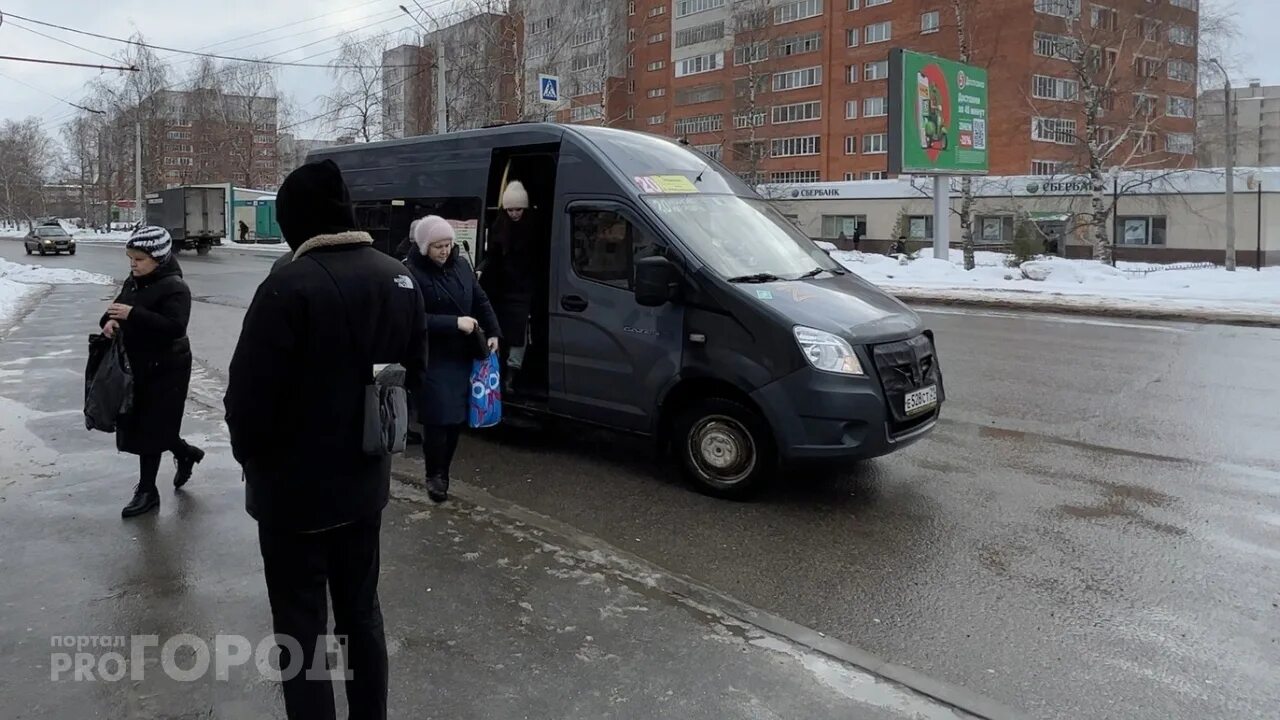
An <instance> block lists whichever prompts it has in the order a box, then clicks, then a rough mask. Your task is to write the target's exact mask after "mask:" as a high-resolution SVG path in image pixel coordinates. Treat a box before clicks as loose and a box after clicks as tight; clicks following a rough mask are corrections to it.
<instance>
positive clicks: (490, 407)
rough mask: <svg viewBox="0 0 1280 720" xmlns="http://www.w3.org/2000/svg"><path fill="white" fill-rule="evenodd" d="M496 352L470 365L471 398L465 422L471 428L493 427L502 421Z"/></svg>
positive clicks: (500, 377)
mask: <svg viewBox="0 0 1280 720" xmlns="http://www.w3.org/2000/svg"><path fill="white" fill-rule="evenodd" d="M499 367H500V364H499V362H498V354H497V353H493V352H491V353H489V357H487V358H485V359H484V360H476V361H475V364H473V365H472V366H471V398H470V402H469V403H468V405H467V424H468V425H470V426H471V427H473V428H487V427H493V426H494V425H497V424H498V423H500V422H502V376H501V374H500V373H499Z"/></svg>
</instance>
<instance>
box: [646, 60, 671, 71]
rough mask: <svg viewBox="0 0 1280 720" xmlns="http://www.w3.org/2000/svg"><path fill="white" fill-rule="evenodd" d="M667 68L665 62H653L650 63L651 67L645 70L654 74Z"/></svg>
mask: <svg viewBox="0 0 1280 720" xmlns="http://www.w3.org/2000/svg"><path fill="white" fill-rule="evenodd" d="M666 66H667V63H666V61H665V60H654V61H653V62H651V63H649V65H648V66H646V67H645V69H646V70H648V71H649V72H654V71H655V70H661V69H662V68H664V67H666Z"/></svg>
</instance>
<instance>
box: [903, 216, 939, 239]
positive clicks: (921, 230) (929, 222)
mask: <svg viewBox="0 0 1280 720" xmlns="http://www.w3.org/2000/svg"><path fill="white" fill-rule="evenodd" d="M907 237H909V238H911V239H912V240H925V239H927V238H931V237H933V216H932V215H910V216H908V217H907Z"/></svg>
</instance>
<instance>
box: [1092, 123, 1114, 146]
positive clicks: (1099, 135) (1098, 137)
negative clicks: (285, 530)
mask: <svg viewBox="0 0 1280 720" xmlns="http://www.w3.org/2000/svg"><path fill="white" fill-rule="evenodd" d="M1093 135H1094V142H1096V143H1097V144H1098V145H1099V146H1103V147H1105V146H1107V145H1110V144H1111V143H1113V142H1115V140H1116V130H1115V128H1109V127H1100V128H1098V129H1097V130H1095V131H1094V134H1093Z"/></svg>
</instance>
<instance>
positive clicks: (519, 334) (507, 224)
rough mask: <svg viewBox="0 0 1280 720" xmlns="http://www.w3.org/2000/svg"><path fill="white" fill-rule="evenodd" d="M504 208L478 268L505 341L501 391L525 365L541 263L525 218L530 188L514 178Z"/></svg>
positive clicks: (531, 228)
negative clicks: (527, 340)
mask: <svg viewBox="0 0 1280 720" xmlns="http://www.w3.org/2000/svg"><path fill="white" fill-rule="evenodd" d="M502 210H503V211H502V213H500V214H499V215H498V218H497V220H496V222H495V223H494V227H493V232H492V235H491V240H490V242H489V245H488V247H487V248H486V249H485V255H484V259H483V260H481V262H480V266H479V270H480V272H481V278H482V279H483V283H484V288H485V291H486V292H487V293H488V294H489V297H490V298H492V300H493V309H494V312H495V313H496V314H497V316H498V322H499V323H500V324H501V325H502V338H503V342H504V344H505V346H506V347H505V348H504V350H505V352H504V353H503V355H504V356H505V357H504V358H503V363H502V374H503V376H504V378H505V380H506V387H505V391H507V392H510V391H511V390H512V389H513V387H514V383H515V377H516V374H517V373H518V372H519V371H520V369H521V368H522V367H523V366H524V355H525V345H526V338H527V337H528V334H529V313H530V311H531V310H532V308H533V298H534V291H535V289H536V288H535V280H536V278H537V277H538V272H539V268H540V263H538V262H537V255H536V254H535V249H536V247H535V238H534V223H533V220H532V219H531V218H530V217H529V214H530V210H529V193H528V192H527V191H526V190H525V189H524V185H522V184H521V183H520V181H519V180H512V181H511V182H510V183H509V184H508V185H507V187H506V189H505V190H504V191H503V192H502Z"/></svg>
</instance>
